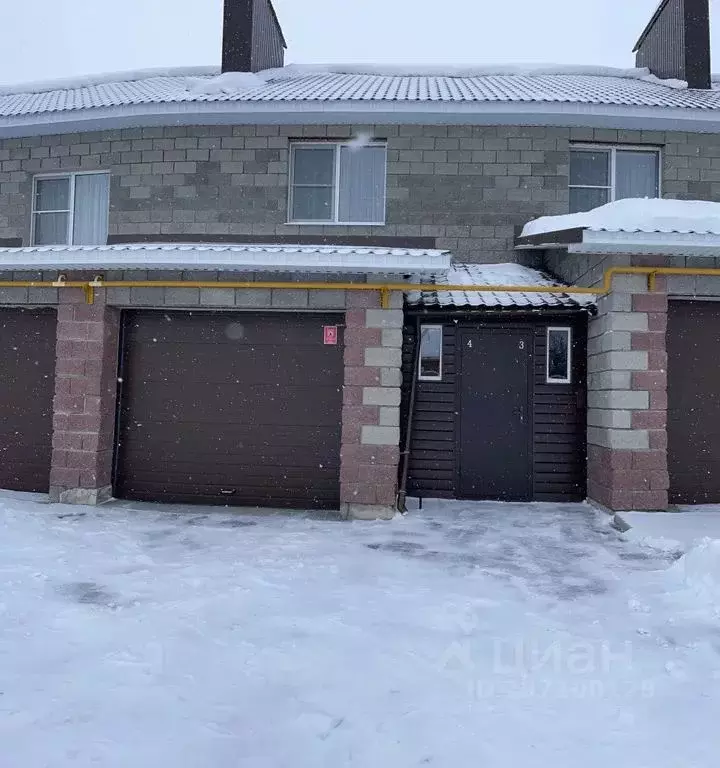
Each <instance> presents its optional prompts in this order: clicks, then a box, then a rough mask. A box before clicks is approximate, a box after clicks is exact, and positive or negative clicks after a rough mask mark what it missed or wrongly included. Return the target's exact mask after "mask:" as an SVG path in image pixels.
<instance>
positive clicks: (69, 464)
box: [50, 289, 120, 504]
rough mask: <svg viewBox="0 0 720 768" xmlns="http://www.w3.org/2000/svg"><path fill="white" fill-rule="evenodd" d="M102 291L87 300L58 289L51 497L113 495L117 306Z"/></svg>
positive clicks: (89, 500) (87, 500)
mask: <svg viewBox="0 0 720 768" xmlns="http://www.w3.org/2000/svg"><path fill="white" fill-rule="evenodd" d="M104 293H105V292H104V291H98V294H97V295H96V297H95V303H94V304H86V303H85V297H84V294H83V292H82V291H81V290H79V289H78V290H77V291H76V290H71V289H67V290H63V291H60V300H61V302H62V303H61V304H59V305H58V325H57V350H56V368H55V402H54V417H53V452H52V466H51V470H50V499H51V500H52V501H58V502H63V503H66V504H99V503H102V502H103V501H106V500H107V499H109V498H110V496H111V495H112V462H113V439H114V430H115V399H116V392H117V354H118V340H119V314H120V313H119V310H117V309H113V308H110V307H107V306H106V305H105V297H104Z"/></svg>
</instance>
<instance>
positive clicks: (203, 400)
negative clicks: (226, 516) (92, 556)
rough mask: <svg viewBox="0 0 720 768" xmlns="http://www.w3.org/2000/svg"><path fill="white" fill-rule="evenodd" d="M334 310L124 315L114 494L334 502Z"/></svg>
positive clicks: (337, 350)
mask: <svg viewBox="0 0 720 768" xmlns="http://www.w3.org/2000/svg"><path fill="white" fill-rule="evenodd" d="M338 321H339V316H337V315H334V316H333V315H330V316H318V315H309V314H294V313H287V314H282V313H278V314H274V315H272V314H267V315H255V314H240V313H224V312H218V313H214V312H213V313H203V312H196V313H192V312H127V313H125V320H124V337H123V358H122V367H121V379H122V384H121V398H120V403H121V405H120V414H119V428H118V438H119V445H118V451H117V460H116V474H115V494H116V495H117V496H120V497H124V498H130V499H142V500H150V501H167V502H191V503H193V502H194V503H206V504H229V505H248V506H271V507H289V508H309V509H310V508H311V509H333V508H337V507H338V506H339V484H340V483H339V474H340V423H341V407H342V385H343V348H342V338H338V339H337V342H338V343H337V344H336V345H329V344H325V343H324V326H328V325H331V326H334V325H337V324H338Z"/></svg>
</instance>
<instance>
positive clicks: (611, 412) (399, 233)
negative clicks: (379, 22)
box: [0, 0, 720, 517]
mask: <svg viewBox="0 0 720 768" xmlns="http://www.w3.org/2000/svg"><path fill="white" fill-rule="evenodd" d="M704 5H705V6H707V2H706V1H705V3H704ZM695 6H698V7H695ZM702 6H703V3H697V2H691V0H684V2H683V1H682V0H668V1H667V2H663V3H662V4H661V7H660V8H659V9H658V13H657V14H656V16H655V17H654V18H653V20H652V21H651V23H650V25H649V27H648V30H646V32H645V33H644V35H643V37H642V38H641V40H640V42H639V48H638V61H639V62H640V63H641V64H642V65H643V66H647V67H649V69H650V70H651V71H652V72H654V73H655V74H656V75H657V77H656V76H653V75H651V74H649V73H648V72H647V71H646V70H633V71H628V72H619V71H609V70H598V69H597V68H595V69H593V68H576V69H574V70H562V69H557V70H552V69H536V70H534V71H530V72H522V71H519V70H518V71H515V72H511V71H506V72H497V73H483V72H480V71H476V72H469V71H466V72H461V71H457V72H445V73H441V72H426V73H421V72H418V73H403V72H396V73H393V72H390V71H388V70H381V69H378V70H376V71H373V70H372V68H363V69H364V70H365V71H358V70H354V69H353V68H352V67H347V68H334V69H333V70H332V71H327V70H323V71H321V70H317V69H316V70H310V69H307V70H304V69H302V68H297V67H296V68H292V67H290V68H285V69H269V67H277V66H278V65H279V64H281V60H282V50H283V45H284V39H283V38H282V33H281V32H280V29H279V25H278V24H277V19H276V17H275V16H274V13H273V12H272V7H271V5H270V4H269V3H268V2H266V0H257V2H251V3H244V2H239V0H238V2H231V1H230V0H228V3H227V4H226V14H225V39H224V52H223V53H224V55H223V69H224V72H223V73H222V74H217V73H215V74H211V73H177V72H175V73H136V74H135V75H132V76H126V77H120V76H118V77H114V78H113V77H108V78H103V79H99V80H96V81H91V82H88V83H83V84H80V83H66V84H61V83H60V84H50V85H47V86H38V87H29V88H18V89H15V90H9V91H8V92H7V93H0V270H1V272H0V303H1V304H2V307H1V308H0V347H1V348H2V350H3V359H4V360H5V361H6V364H5V366H4V368H5V375H4V376H3V378H2V383H0V402H1V403H2V405H0V408H3V409H4V411H3V414H2V416H3V418H2V420H1V421H2V426H0V451H2V458H3V461H2V467H1V468H0V487H6V488H15V489H19V490H34V491H42V492H45V491H48V490H49V492H50V494H51V497H52V498H54V499H56V500H61V501H67V502H85V503H96V502H99V501H102V500H104V499H106V498H109V497H110V496H111V495H113V494H114V495H117V496H122V497H126V498H135V499H145V500H159V501H172V502H200V503H215V504H235V505H251V506H255V505H261V506H290V507H293V506H294V507H299V508H327V509H337V508H340V509H341V510H342V511H343V512H344V513H345V514H346V515H347V516H356V517H377V516H388V515H390V514H392V511H393V509H394V507H395V505H396V502H397V499H398V493H400V494H401V497H402V496H404V494H406V493H410V494H420V495H425V496H438V495H440V496H446V497H454V498H501V499H509V500H528V499H538V500H552V501H562V500H576V499H581V498H585V496H589V497H590V498H591V499H593V500H595V501H597V502H599V503H601V504H603V505H605V506H607V507H609V508H611V509H626V508H639V509H664V508H667V506H668V503H669V502H670V501H673V502H696V501H717V500H718V497H720V480H718V481H715V484H713V481H712V479H709V478H712V477H713V471H712V470H713V467H714V462H716V461H717V460H718V459H720V444H719V445H717V446H715V445H714V443H713V439H712V434H713V433H712V430H708V431H707V438H706V439H704V442H703V441H701V444H700V445H699V444H698V442H697V440H695V441H694V440H693V437H694V436H696V435H697V430H698V429H699V430H700V431H702V430H703V425H704V424H706V423H708V419H712V418H713V417H714V412H713V411H712V402H713V396H712V393H713V391H714V388H713V385H712V381H713V377H712V376H710V375H707V376H705V377H704V378H703V377H699V379H695V378H691V377H688V375H687V371H688V370H689V369H690V370H692V369H695V368H698V367H700V369H702V365H705V366H706V368H705V370H707V371H710V370H711V366H710V361H711V360H712V358H713V356H714V351H713V350H714V344H716V343H717V340H716V336H715V335H714V331H713V330H711V329H712V328H714V327H715V326H714V323H715V322H716V320H715V317H716V313H715V310H714V305H712V304H711V303H708V299H712V298H715V297H717V296H720V284H716V283H715V280H716V278H714V276H712V275H710V274H705V275H703V276H702V277H697V276H696V275H690V274H682V275H672V276H668V277H667V278H666V277H664V276H662V275H660V276H654V275H653V276H651V278H652V279H650V280H649V279H648V275H647V274H641V273H637V274H624V273H623V274H616V275H615V276H614V277H613V278H612V282H611V284H610V285H609V286H607V285H606V284H605V282H604V281H605V275H606V271H607V269H609V268H610V267H614V268H621V267H634V268H640V267H642V268H646V267H647V268H649V267H668V266H674V267H676V268H680V267H681V268H683V269H686V270H687V269H692V268H700V267H702V268H704V269H706V270H707V269H708V268H709V267H708V265H709V266H710V267H713V268H714V266H715V262H714V259H715V258H716V256H720V249H719V250H717V253H715V252H713V251H712V245H711V244H710V245H707V247H705V248H704V249H701V250H697V248H696V250H692V248H693V245H692V243H691V242H690V240H689V239H688V238H691V236H692V234H693V233H687V232H686V233H684V235H685V240H682V238H681V239H680V240H678V242H677V243H676V244H675V246H674V250H672V252H668V251H667V250H663V249H662V248H660V247H658V246H655V247H654V250H653V247H652V246H648V244H647V243H641V242H639V240H641V239H642V238H636V242H634V243H629V244H628V243H625V244H624V246H623V247H622V248H620V247H619V246H618V245H617V243H616V244H615V246H614V250H610V249H609V246H608V245H607V243H605V244H603V245H602V246H599V245H598V246H596V247H595V250H594V251H593V245H592V244H591V243H583V242H582V237H583V236H582V233H581V235H580V242H578V241H577V236H576V238H575V240H571V241H568V237H567V234H566V233H567V229H562V228H561V227H560V225H558V226H557V227H555V229H553V227H552V226H549V227H548V228H547V229H546V230H545V231H544V232H543V233H542V236H533V235H528V236H523V234H522V229H523V227H524V226H525V225H527V224H528V222H531V221H533V220H536V219H538V218H539V217H555V216H562V215H564V214H568V213H573V212H579V211H587V210H590V209H595V208H597V207H599V206H603V205H604V204H607V203H613V202H614V201H618V200H623V199H627V198H660V197H662V198H666V199H678V200H705V201H720V139H718V132H720V97H718V96H717V92H716V91H714V90H712V88H711V87H710V86H711V83H710V81H709V63H708V64H707V67H705V68H704V69H703V66H701V65H702V61H704V58H703V56H701V55H699V54H698V51H699V52H704V51H707V52H708V56H709V34H708V33H707V31H708V30H709V26H708V23H707V13H705V14H704V15H703V13H698V8H699V9H700V10H701V11H702V10H703V9H702ZM705 10H707V9H706V8H705ZM678 13H680V17H681V22H679V23H678V24H676V25H675V28H674V29H675V32H674V33H675V34H676V35H677V36H678V38H677V39H678V40H679V39H680V37H682V40H683V41H685V42H684V43H683V45H686V46H687V45H689V44H690V43H692V48H693V50H694V51H695V54H694V56H690V54H688V56H687V57H683V58H682V61H679V62H668V61H666V60H665V58H663V51H665V50H667V47H666V46H663V44H662V40H660V41H659V42H658V39H657V37H658V35H665V34H669V33H668V32H667V29H668V24H667V20H668V19H669V18H672V19H676V18H678V16H677V14H678ZM669 28H670V30H671V31H672V30H673V27H672V25H670V27H669ZM671 47H672V46H671ZM683 50H684V51H685V50H686V48H683ZM687 50H689V49H687ZM698 61H700V62H701V65H698V63H697V62H698ZM708 61H709V59H708ZM673 67H674V69H673ZM703 73H705V75H706V77H705V79H704V80H703V77H704V75H703ZM671 76H675V77H676V78H677V79H685V80H688V81H689V84H690V85H691V86H692V87H691V88H679V87H677V84H676V83H673V82H670V83H668V82H666V81H661V80H659V79H658V78H659V77H662V78H669V77H671ZM547 233H551V234H547ZM576 234H577V233H576ZM708 257H709V258H708ZM710 262H712V263H711V264H710ZM498 264H507V265H510V267H512V268H497V267H495V266H493V267H491V266H486V265H498ZM455 281H458V282H459V283H461V284H462V285H461V286H460V287H462V286H465V288H466V290H464V291H463V290H455V288H458V286H457V284H456V283H455ZM443 283H444V284H445V285H446V286H448V287H449V288H448V290H442V288H441V286H442V285H443ZM427 284H436V285H437V286H438V288H437V289H426V288H422V286H426V285H427ZM413 286H421V288H420V289H417V290H413ZM477 286H497V287H498V288H497V290H495V291H488V290H485V291H481V290H478V289H477ZM565 287H567V290H565ZM450 288H453V289H452V290H451V289H450ZM523 288H524V289H526V290H523ZM543 288H546V289H547V290H546V291H543V290H542V289H543ZM606 288H609V290H605V289H606ZM577 289H579V290H580V291H582V290H584V291H585V293H582V292H576V291H577ZM668 308H669V309H668ZM668 317H669V318H670V323H669V325H668ZM695 326H698V328H700V327H702V328H703V329H704V331H703V332H704V333H706V334H709V337H708V339H706V342H707V343H706V345H705V346H703V347H701V346H700V339H701V338H702V336H701V334H700V332H699V330H698V335H697V337H695V336H694V335H693V330H692V329H693V328H695ZM719 330H720V329H719ZM688 334H690V335H692V336H693V338H697V339H698V342H697V344H695V343H693V344H692V345H687V344H685V343H683V339H686V338H687V335H688ZM421 342H422V343H421ZM703 382H707V384H704V383H703ZM689 400H692V401H693V402H694V403H701V404H702V407H696V406H693V407H694V408H696V410H692V409H690V410H691V411H692V413H694V414H697V422H696V424H695V428H693V425H692V424H691V423H690V422H689V421H688V418H687V415H688V405H687V403H688V401H689ZM703 409H705V410H703ZM693 418H695V417H693ZM668 425H669V426H668ZM694 430H695V431H694ZM693 473H695V474H693ZM698 473H700V474H698ZM716 485H717V492H716V490H715V487H716ZM698 489H699V490H698Z"/></svg>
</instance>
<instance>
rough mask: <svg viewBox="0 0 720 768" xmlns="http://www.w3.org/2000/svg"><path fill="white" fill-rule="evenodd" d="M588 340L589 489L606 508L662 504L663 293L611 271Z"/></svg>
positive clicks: (641, 278)
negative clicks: (609, 289)
mask: <svg viewBox="0 0 720 768" xmlns="http://www.w3.org/2000/svg"><path fill="white" fill-rule="evenodd" d="M613 282H614V285H613V290H612V292H611V293H610V294H609V295H608V296H605V297H603V298H601V299H600V300H599V302H598V315H597V317H595V318H593V319H592V320H591V321H590V326H589V331H588V334H589V339H588V495H589V496H590V498H591V499H593V500H595V501H597V502H599V503H600V504H602V505H603V506H606V507H608V508H609V509H612V510H629V509H638V510H663V509H667V506H668V488H669V478H668V466H667V352H666V348H665V332H666V328H667V294H666V293H665V284H664V281H663V280H662V279H661V278H658V280H657V290H656V291H655V292H653V293H649V292H648V290H647V280H646V278H645V277H644V276H617V277H615V279H614V281H613Z"/></svg>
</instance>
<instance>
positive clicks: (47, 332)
mask: <svg viewBox="0 0 720 768" xmlns="http://www.w3.org/2000/svg"><path fill="white" fill-rule="evenodd" d="M56 325H57V315H56V314H55V311H54V310H52V309H40V310H38V309H1V310H0V488H3V489H8V490H13V491H35V492H37V493H47V490H48V486H49V482H50V455H51V451H52V422H53V416H52V413H53V395H54V390H55V329H56Z"/></svg>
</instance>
